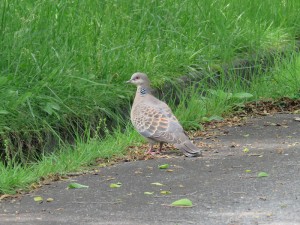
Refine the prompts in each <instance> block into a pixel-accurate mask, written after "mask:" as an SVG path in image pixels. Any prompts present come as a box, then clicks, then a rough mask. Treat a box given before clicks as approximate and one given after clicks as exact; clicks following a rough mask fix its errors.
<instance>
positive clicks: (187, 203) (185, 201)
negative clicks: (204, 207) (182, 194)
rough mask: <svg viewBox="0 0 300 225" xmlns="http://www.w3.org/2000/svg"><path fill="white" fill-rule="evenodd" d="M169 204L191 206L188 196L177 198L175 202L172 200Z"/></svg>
mask: <svg viewBox="0 0 300 225" xmlns="http://www.w3.org/2000/svg"><path fill="white" fill-rule="evenodd" d="M171 206H175V207H192V206H193V203H192V201H191V200H189V199H188V198H183V199H179V200H177V201H175V202H172V204H171Z"/></svg>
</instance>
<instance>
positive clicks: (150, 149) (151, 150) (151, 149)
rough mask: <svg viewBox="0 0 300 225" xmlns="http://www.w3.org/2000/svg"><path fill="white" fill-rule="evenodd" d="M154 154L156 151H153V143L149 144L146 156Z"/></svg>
mask: <svg viewBox="0 0 300 225" xmlns="http://www.w3.org/2000/svg"><path fill="white" fill-rule="evenodd" d="M153 153H154V151H153V143H152V142H149V149H148V151H147V152H146V154H153Z"/></svg>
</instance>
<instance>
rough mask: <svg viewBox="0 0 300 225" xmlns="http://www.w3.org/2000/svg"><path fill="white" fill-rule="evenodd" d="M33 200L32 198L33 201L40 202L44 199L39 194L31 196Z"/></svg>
mask: <svg viewBox="0 0 300 225" xmlns="http://www.w3.org/2000/svg"><path fill="white" fill-rule="evenodd" d="M33 200H34V201H35V202H42V201H43V200H44V199H43V197H41V196H36V197H34V198H33Z"/></svg>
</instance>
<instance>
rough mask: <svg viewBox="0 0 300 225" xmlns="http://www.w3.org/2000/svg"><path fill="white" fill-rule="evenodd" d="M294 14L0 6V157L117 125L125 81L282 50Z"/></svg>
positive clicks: (242, 5) (147, 5) (186, 6)
mask: <svg viewBox="0 0 300 225" xmlns="http://www.w3.org/2000/svg"><path fill="white" fill-rule="evenodd" d="M299 9H300V2H299V1H298V0H291V1H282V0H275V1H274V0H265V1H261V0H252V1H243V0H234V1H228V0H219V1H215V0H207V1H197V0H193V1H190V0H189V1H188V0H183V1H170V0H167V1H158V0H157V1H156V0H153V1H148V0H137V1H125V0H124V1H123V0H121V1H108V0H107V1H106V0H102V1H93V0H86V1H79V0H75V1H74V0H72V1H71V0H66V1H58V0H54V1H43V0H37V1H31V0H23V1H17V0H12V1H8V0H3V1H1V2H0V59H1V60H0V136H1V137H0V142H1V144H0V147H1V150H0V151H1V154H2V156H3V155H6V157H8V158H21V159H22V161H23V162H26V161H27V156H28V155H35V153H36V152H44V150H43V148H45V149H48V148H50V147H51V146H53V145H54V144H57V143H60V142H64V141H66V140H70V141H71V140H72V137H71V136H72V135H73V134H75V133H80V132H82V131H84V130H85V129H86V128H87V127H91V128H93V129H94V128H95V126H96V125H95V124H98V121H99V120H102V119H103V118H108V120H107V121H113V122H114V123H115V124H116V125H117V124H120V123H122V124H124V118H123V116H122V114H123V113H124V111H126V110H128V102H129V99H130V98H131V96H132V91H133V88H127V86H124V84H123V82H124V81H125V80H127V79H128V78H129V77H130V75H131V74H132V73H133V72H136V71H143V72H146V73H148V74H149V75H150V77H151V80H152V81H153V83H154V85H156V86H158V85H161V84H162V83H164V81H165V79H172V78H173V77H178V76H180V75H183V74H186V73H188V72H190V71H194V70H200V69H201V70H202V71H208V70H210V69H211V68H214V67H216V66H219V65H222V64H223V63H227V62H230V61H231V60H233V59H235V58H237V57H240V56H247V55H252V54H254V53H255V54H256V53H262V52H267V51H269V50H270V49H281V48H284V47H285V46H286V44H287V43H290V42H293V40H294V39H295V37H297V36H298V35H299V31H300V29H299V28H300V24H299V19H300V13H299ZM103 129H104V128H103ZM103 129H99V131H101V130H103ZM93 132H95V131H93Z"/></svg>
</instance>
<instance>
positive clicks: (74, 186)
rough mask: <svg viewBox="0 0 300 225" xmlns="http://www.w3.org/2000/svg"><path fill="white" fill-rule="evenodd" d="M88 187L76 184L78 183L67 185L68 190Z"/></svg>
mask: <svg viewBox="0 0 300 225" xmlns="http://www.w3.org/2000/svg"><path fill="white" fill-rule="evenodd" d="M88 187H89V186H86V185H82V184H78V183H70V184H69V185H68V188H69V189H80V188H88Z"/></svg>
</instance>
